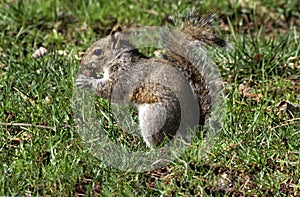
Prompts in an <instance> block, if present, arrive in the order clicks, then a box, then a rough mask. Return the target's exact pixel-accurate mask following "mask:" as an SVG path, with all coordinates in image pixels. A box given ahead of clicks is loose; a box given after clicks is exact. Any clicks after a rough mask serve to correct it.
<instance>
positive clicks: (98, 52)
mask: <svg viewBox="0 0 300 197" xmlns="http://www.w3.org/2000/svg"><path fill="white" fill-rule="evenodd" d="M215 19H216V14H207V15H205V16H202V15H201V14H200V13H199V12H196V11H191V12H188V14H186V15H185V16H184V17H181V18H180V17H178V18H177V19H173V20H172V22H173V23H174V26H175V27H176V28H177V29H179V30H180V31H181V32H183V33H185V34H187V35H188V36H190V37H191V38H192V39H184V38H182V39H181V38H176V36H175V37H174V38H166V39H169V40H168V42H169V43H171V44H169V46H168V48H169V50H168V51H167V52H166V53H165V54H163V55H162V58H155V57H153V58H149V57H146V56H145V55H143V54H142V53H140V52H139V51H138V50H137V49H136V48H135V47H134V46H132V45H131V43H130V42H128V40H126V39H123V38H122V32H123V31H122V29H121V27H120V26H115V27H114V28H113V29H112V31H111V33H110V35H109V36H108V37H105V38H103V39H100V40H98V41H96V42H95V43H94V44H93V45H92V46H90V47H89V48H88V49H87V50H86V52H85V54H84V56H83V57H82V59H81V65H82V67H83V72H82V73H81V74H80V75H79V76H78V78H77V79H76V86H77V87H81V88H83V87H90V88H92V89H93V90H94V91H95V92H96V93H97V94H98V95H99V96H100V97H102V98H104V99H108V100H111V101H112V102H113V103H117V104H118V103H128V104H131V105H133V106H136V108H137V110H138V118H139V127H140V130H141V135H142V137H143V139H144V141H145V142H146V144H147V145H148V146H149V147H159V146H161V145H162V144H163V142H164V141H165V140H166V139H173V137H174V136H175V135H176V131H177V130H178V128H179V126H180V122H181V120H182V119H181V118H182V116H183V115H184V114H183V113H182V109H183V108H182V106H181V103H180V99H179V98H178V95H181V94H189V93H190V92H191V94H192V97H191V100H193V98H194V99H195V100H196V102H191V103H189V102H188V107H189V109H192V110H196V111H197V113H198V114H199V115H198V116H197V124H198V125H204V124H205V121H206V119H207V118H208V117H209V116H210V113H211V105H212V101H211V95H210V92H209V88H208V84H206V83H207V82H206V81H205V79H204V76H203V75H202V74H201V72H200V69H201V68H200V69H199V67H201V66H203V67H204V66H207V65H201V63H199V64H200V65H197V66H195V65H194V64H193V62H191V61H189V60H188V59H186V57H183V56H182V55H180V54H179V53H178V52H177V51H178V49H177V51H176V50H173V49H172V48H175V47H177V48H178V46H175V45H174V46H173V45H172V43H173V42H184V44H186V43H187V44H189V42H190V43H195V44H196V45H195V46H199V48H203V46H205V45H206V44H208V45H216V46H220V47H223V48H226V47H227V46H228V43H227V42H226V41H225V40H223V39H221V38H219V37H218V36H216V35H215V33H214V29H213V26H212V23H213V22H214V21H215ZM176 20H179V23H178V22H177V21H176ZM163 34H164V33H161V35H160V36H162V37H163V36H164V35H163ZM133 36H134V35H133ZM179 44H180V43H179ZM179 50H180V49H179ZM204 61H205V60H204ZM157 68H159V69H157ZM170 69H176V70H177V71H178V72H179V73H180V76H177V75H176V76H175V75H174V77H173V76H172V75H171V76H167V75H164V73H169V72H168V70H170ZM144 70H147V71H146V72H144ZM97 72H101V73H103V75H102V76H100V77H99V76H97V74H96V73H97ZM143 72H144V73H143ZM128 73H130V74H128ZM150 75H151V80H148V81H147V80H143V81H142V82H141V81H140V80H141V79H142V78H148V77H149V76H150ZM164 77H166V78H168V79H169V80H170V83H172V87H175V89H178V92H177V93H176V92H175V93H174V90H173V89H172V88H169V87H167V86H166V85H164V84H162V83H161V82H160V81H159V80H160V79H161V78H164ZM120 78H122V80H120ZM126 78H128V79H126ZM156 80H157V81H156ZM120 81H122V83H120ZM186 82H187V83H186ZM186 84H187V85H186ZM187 86H188V87H187ZM182 90H183V91H182ZM189 90H190V91H189ZM182 92H185V93H182ZM112 94H114V95H115V96H113V95H112ZM179 97H180V96H179ZM165 137H167V138H165Z"/></svg>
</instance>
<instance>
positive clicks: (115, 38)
mask: <svg viewBox="0 0 300 197" xmlns="http://www.w3.org/2000/svg"><path fill="white" fill-rule="evenodd" d="M121 31H122V28H121V27H120V26H119V25H116V26H114V28H113V29H112V30H111V32H110V34H109V35H110V41H111V43H112V49H116V48H118V47H120V46H119V45H120V34H119V33H118V32H121Z"/></svg>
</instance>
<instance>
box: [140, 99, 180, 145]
mask: <svg viewBox="0 0 300 197" xmlns="http://www.w3.org/2000/svg"><path fill="white" fill-rule="evenodd" d="M138 111H139V126H140V129H141V134H142V137H143V139H144V141H145V142H146V144H147V146H149V147H159V146H162V145H164V142H167V141H168V140H172V139H173V137H174V136H175V135H176V131H177V129H178V127H179V125H180V118H181V116H180V105H179V103H178V102H158V103H151V104H140V105H139V106H138Z"/></svg>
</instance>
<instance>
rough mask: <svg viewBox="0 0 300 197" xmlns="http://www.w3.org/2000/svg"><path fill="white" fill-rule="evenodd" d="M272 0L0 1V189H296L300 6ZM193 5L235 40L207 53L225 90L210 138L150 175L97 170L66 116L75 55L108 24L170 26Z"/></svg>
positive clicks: (94, 192)
mask: <svg viewBox="0 0 300 197" xmlns="http://www.w3.org/2000/svg"><path fill="white" fill-rule="evenodd" d="M245 2H247V3H245ZM270 2H271V1H267V0H264V1H253V0H249V1H234V0H233V1H225V0H222V1H210V2H208V1H198V2H193V1H153V2H151V1H150V2H144V1H138V0H135V1H127V0H120V1H105V0H104V1H96V0H89V1H88V0H87V1H75V2H73V1H70V0H66V1H60V0H49V1H34V0H4V1H1V3H0V7H1V9H0V29H1V30H0V163H1V165H0V196H75V195H77V196H84V195H85V196H233V195H234V196H299V195H300V152H299V151H300V38H299V30H300V19H299V18H300V4H299V3H297V1H288V0H278V1H276V2H271V3H270ZM192 8H196V9H200V8H201V11H203V12H208V11H213V12H216V13H217V14H218V15H219V16H221V19H222V20H221V21H220V22H219V25H218V26H217V31H218V34H219V35H220V36H222V37H224V38H226V39H227V40H228V41H230V43H231V44H232V50H230V51H225V50H221V49H219V48H214V47H209V48H208V50H209V53H210V55H211V58H212V59H213V60H214V62H215V63H216V65H217V66H218V69H219V71H220V74H221V76H222V79H223V81H224V84H225V92H226V98H225V99H226V114H225V118H224V123H223V127H222V130H221V132H220V133H219V136H218V139H217V140H216V142H215V144H214V146H213V147H211V148H210V149H209V150H207V151H206V152H205V153H203V151H201V149H200V148H199V147H200V145H201V144H200V143H201V142H199V141H200V140H197V139H198V138H200V136H195V139H193V141H192V143H191V144H190V145H189V147H188V148H187V149H186V150H185V152H184V154H182V155H181V156H180V157H178V158H177V159H175V160H174V161H172V162H170V163H169V164H167V165H166V166H163V167H161V168H158V169H155V170H152V171H147V172H129V171H128V172H125V171H121V170H118V169H116V168H114V167H111V166H107V165H105V163H103V162H101V160H99V159H97V158H96V157H94V156H93V154H92V152H91V151H90V150H89V149H88V148H87V146H86V145H85V144H84V142H83V141H82V140H81V138H80V135H79V134H78V132H77V127H76V124H75V122H74V111H73V104H72V103H73V100H72V98H73V97H72V96H73V88H74V82H75V78H76V74H77V72H78V70H79V68H80V57H81V55H82V52H84V51H85V50H86V49H87V48H88V46H90V45H91V44H92V43H93V42H94V41H96V40H97V39H100V38H102V37H104V36H106V35H107V34H109V32H110V30H111V29H112V28H113V26H114V25H115V24H119V25H121V26H122V27H123V29H126V28H133V27H137V26H145V25H147V26H149V25H156V26H167V23H168V17H169V16H172V15H174V14H176V13H182V12H184V11H185V10H188V9H192ZM41 46H42V47H45V48H46V49H47V53H46V54H45V55H43V56H42V57H40V58H33V57H32V54H33V53H34V52H35V51H36V50H37V49H38V48H39V47H41ZM145 52H146V53H147V50H145ZM151 54H152V53H151V50H150V52H148V54H147V55H151ZM99 105H105V101H100V104H99ZM108 115H109V114H108Z"/></svg>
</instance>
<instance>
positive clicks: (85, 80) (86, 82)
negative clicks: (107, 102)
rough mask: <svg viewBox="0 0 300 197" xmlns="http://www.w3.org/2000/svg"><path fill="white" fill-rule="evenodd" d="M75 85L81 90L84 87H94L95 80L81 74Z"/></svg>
mask: <svg viewBox="0 0 300 197" xmlns="http://www.w3.org/2000/svg"><path fill="white" fill-rule="evenodd" d="M75 85H76V86H77V87H80V88H84V87H92V85H93V78H92V77H87V76H85V75H82V74H79V76H78V78H77V79H76V82H75Z"/></svg>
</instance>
